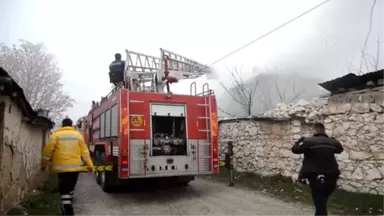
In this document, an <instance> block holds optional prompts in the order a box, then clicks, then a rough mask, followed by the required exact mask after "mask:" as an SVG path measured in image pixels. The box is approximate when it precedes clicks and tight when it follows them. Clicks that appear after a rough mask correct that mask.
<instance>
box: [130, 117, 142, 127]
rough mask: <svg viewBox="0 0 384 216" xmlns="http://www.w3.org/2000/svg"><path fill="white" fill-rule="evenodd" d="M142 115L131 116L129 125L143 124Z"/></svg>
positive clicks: (137, 125) (138, 125)
mask: <svg viewBox="0 0 384 216" xmlns="http://www.w3.org/2000/svg"><path fill="white" fill-rule="evenodd" d="M143 122H144V121H143V117H141V116H133V117H131V125H132V126H134V127H140V126H141V125H143Z"/></svg>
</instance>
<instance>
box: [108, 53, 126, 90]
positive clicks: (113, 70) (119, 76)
mask: <svg viewBox="0 0 384 216" xmlns="http://www.w3.org/2000/svg"><path fill="white" fill-rule="evenodd" d="M124 67H125V61H122V60H121V55H120V53H116V54H115V61H113V62H112V63H111V64H110V65H109V81H110V83H113V84H114V85H115V87H117V86H118V85H119V84H121V83H124Z"/></svg>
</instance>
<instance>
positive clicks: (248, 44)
mask: <svg viewBox="0 0 384 216" xmlns="http://www.w3.org/2000/svg"><path fill="white" fill-rule="evenodd" d="M330 1H331V0H326V1H324V2H322V3H320V4H318V5H316V6H315V7H313V8H311V9H309V10H307V11H305V12H304V13H302V14H300V15H299V16H296V17H295V18H293V19H291V20H289V21H288V22H285V23H283V24H281V25H280V26H278V27H276V28H274V29H272V30H271V31H269V32H267V33H265V34H263V35H261V36H260V37H258V38H256V39H254V40H252V41H251V42H249V43H247V44H245V45H243V46H241V47H239V48H237V49H236V50H234V51H232V52H230V53H228V54H227V55H225V56H223V57H221V58H219V59H217V60H216V61H214V62H213V63H211V64H210V65H209V66H208V67H210V66H212V65H214V64H216V63H218V62H220V61H222V60H224V59H226V58H228V57H229V56H231V55H233V54H235V53H237V52H239V51H240V50H242V49H244V48H246V47H248V46H250V45H252V44H253V43H255V42H256V41H258V40H260V39H263V38H264V37H266V36H268V35H270V34H272V33H273V32H275V31H277V30H279V29H281V28H282V27H285V26H286V25H288V24H290V23H292V22H293V21H295V20H297V19H299V18H301V17H302V16H304V15H306V14H308V13H310V12H312V11H314V10H315V9H317V8H319V7H321V6H323V5H324V4H325V3H328V2H330Z"/></svg>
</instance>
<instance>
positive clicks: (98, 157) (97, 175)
mask: <svg viewBox="0 0 384 216" xmlns="http://www.w3.org/2000/svg"><path fill="white" fill-rule="evenodd" d="M100 158H101V151H96V152H95V165H99V164H100V160H101V159H100ZM93 175H94V176H95V180H96V183H97V184H98V185H100V172H99V171H95V172H93Z"/></svg>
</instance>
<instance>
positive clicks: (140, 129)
mask: <svg viewBox="0 0 384 216" xmlns="http://www.w3.org/2000/svg"><path fill="white" fill-rule="evenodd" d="M129 131H145V130H144V129H129Z"/></svg>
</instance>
